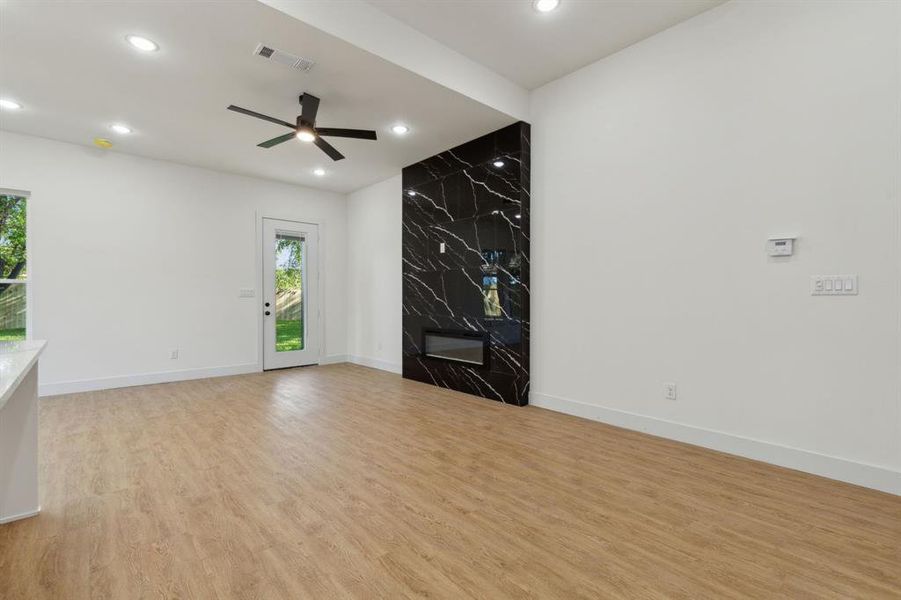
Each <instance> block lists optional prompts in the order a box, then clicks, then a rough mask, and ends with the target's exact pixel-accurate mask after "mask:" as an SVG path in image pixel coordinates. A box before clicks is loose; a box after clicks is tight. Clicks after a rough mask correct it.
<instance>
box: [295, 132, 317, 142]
mask: <svg viewBox="0 0 901 600" xmlns="http://www.w3.org/2000/svg"><path fill="white" fill-rule="evenodd" d="M297 139H299V140H300V141H301V142H312V141H314V140H315V139H316V134H315V133H313V130H312V129H298V130H297Z"/></svg>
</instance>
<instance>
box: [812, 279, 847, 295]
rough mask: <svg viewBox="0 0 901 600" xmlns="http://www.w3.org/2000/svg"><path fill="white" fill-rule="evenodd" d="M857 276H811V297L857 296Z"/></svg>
mask: <svg viewBox="0 0 901 600" xmlns="http://www.w3.org/2000/svg"><path fill="white" fill-rule="evenodd" d="M858 292H859V286H858V281H857V275H811V276H810V295H811V296H856V295H857V294H858Z"/></svg>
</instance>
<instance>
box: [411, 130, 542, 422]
mask: <svg viewBox="0 0 901 600" xmlns="http://www.w3.org/2000/svg"><path fill="white" fill-rule="evenodd" d="M529 135H530V132H529V125H528V124H527V123H522V122H520V123H515V124H513V125H510V126H509V127H505V128H503V129H500V130H498V131H495V132H493V133H490V134H488V135H486V136H483V137H481V138H478V139H475V140H472V141H471V142H467V143H466V144H462V145H460V146H457V147H456V148H452V149H450V150H447V151H445V152H442V153H440V154H437V155H435V156H432V157H430V158H427V159H425V160H423V161H420V162H418V163H415V164H413V165H410V166H409V167H407V168H405V169H404V170H403V194H404V196H403V228H402V232H403V246H402V266H403V353H404V356H403V374H404V377H407V378H409V379H416V380H418V381H423V382H425V383H431V384H433V385H437V386H441V387H446V388H451V389H455V390H458V391H462V392H468V393H471V394H475V395H478V396H482V397H485V398H489V399H492V400H497V401H500V402H505V403H509V404H516V405H520V406H521V405H525V404H527V403H528V390H529V263H530V261H529V225H530V212H529V198H530V194H529V191H530V190H529V157H530V152H529ZM423 329H442V330H448V331H460V332H463V331H468V332H479V333H485V334H487V336H488V347H489V350H488V352H489V355H490V359H489V361H488V364H487V366H480V365H472V364H465V363H460V362H451V361H447V360H442V359H436V358H433V357H429V356H425V355H424V354H423V349H422V347H421V345H422V344H421V340H422V331H423Z"/></svg>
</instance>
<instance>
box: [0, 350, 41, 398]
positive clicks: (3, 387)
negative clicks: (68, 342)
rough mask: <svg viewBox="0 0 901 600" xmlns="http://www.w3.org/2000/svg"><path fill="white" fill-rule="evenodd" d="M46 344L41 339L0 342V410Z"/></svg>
mask: <svg viewBox="0 0 901 600" xmlns="http://www.w3.org/2000/svg"><path fill="white" fill-rule="evenodd" d="M46 345H47V342H45V341H43V340H27V341H24V342H0V410H3V407H4V406H6V401H7V400H9V398H10V397H11V396H12V395H13V393H14V392H15V391H16V388H17V387H19V384H20V383H22V379H24V377H25V375H26V374H27V373H28V371H29V369H31V367H33V366H34V364H35V363H36V362H37V361H38V356H40V354H41V352H43V350H44V347H45V346H46Z"/></svg>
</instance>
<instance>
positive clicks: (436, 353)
mask: <svg viewBox="0 0 901 600" xmlns="http://www.w3.org/2000/svg"><path fill="white" fill-rule="evenodd" d="M423 339H424V344H423V353H424V354H425V355H426V356H430V357H432V358H441V359H444V360H452V361H456V362H464V363H468V364H472V365H484V364H485V339H484V337H483V336H482V335H479V334H473V335H467V334H462V333H442V332H436V331H426V332H424V334H423Z"/></svg>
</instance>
